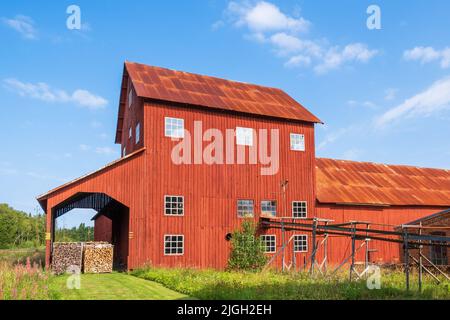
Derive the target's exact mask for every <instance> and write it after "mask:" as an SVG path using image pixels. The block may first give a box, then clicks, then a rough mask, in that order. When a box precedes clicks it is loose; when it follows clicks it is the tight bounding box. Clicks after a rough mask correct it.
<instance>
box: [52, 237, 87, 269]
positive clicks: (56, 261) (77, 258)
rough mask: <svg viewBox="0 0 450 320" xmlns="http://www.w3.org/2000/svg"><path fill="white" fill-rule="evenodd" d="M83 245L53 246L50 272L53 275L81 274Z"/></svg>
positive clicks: (59, 244) (63, 244)
mask: <svg viewBox="0 0 450 320" xmlns="http://www.w3.org/2000/svg"><path fill="white" fill-rule="evenodd" d="M82 261H83V244H82V243H67V242H60V243H55V244H54V245H53V259H52V270H53V272H54V273H55V274H63V273H66V272H77V270H78V271H80V272H81V268H82Z"/></svg>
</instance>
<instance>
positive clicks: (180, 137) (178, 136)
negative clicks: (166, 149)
mask: <svg viewBox="0 0 450 320" xmlns="http://www.w3.org/2000/svg"><path fill="white" fill-rule="evenodd" d="M171 120H175V121H176V122H175V125H176V123H177V121H180V122H181V129H182V130H180V132H181V135H169V134H168V129H167V126H168V125H169V123H168V121H171ZM171 125H172V126H173V125H174V123H173V122H172V123H171ZM184 128H185V127H184V119H183V118H173V117H164V136H165V137H167V138H174V139H183V138H184ZM178 130H179V129H173V128H172V131H171V133H172V134H173V132H177V131H178Z"/></svg>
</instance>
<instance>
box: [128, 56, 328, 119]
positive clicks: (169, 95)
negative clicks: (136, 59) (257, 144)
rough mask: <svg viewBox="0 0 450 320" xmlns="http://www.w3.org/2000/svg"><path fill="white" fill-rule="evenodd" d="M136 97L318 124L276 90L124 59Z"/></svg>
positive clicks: (305, 110)
mask: <svg viewBox="0 0 450 320" xmlns="http://www.w3.org/2000/svg"><path fill="white" fill-rule="evenodd" d="M125 68H126V71H127V72H128V75H129V77H130V79H131V81H132V83H133V86H134V88H135V90H136V93H137V95H138V96H140V97H143V98H149V99H156V100H164V101H171V102H178V103H186V104H190V105H196V106H203V107H208V108H214V109H221V110H228V111H237V112H243V113H249V114H256V115H264V116H271V117H277V118H283V119H293V120H301V121H306V122H313V123H321V121H320V120H319V119H318V118H317V117H316V116H314V115H313V114H312V113H311V112H309V111H308V110H307V109H306V108H305V107H303V106H302V105H301V104H299V103H298V102H297V101H295V100H294V99H293V98H291V97H290V96H289V95H288V94H287V93H285V92H284V91H282V90H280V89H276V88H269V87H263V86H258V85H254V84H247V83H242V82H237V81H230V80H225V79H220V78H215V77H209V76H203V75H198V74H193V73H188V72H182V71H174V70H170V69H165V68H160V67H152V66H147V65H143V64H138V63H133V62H126V63H125Z"/></svg>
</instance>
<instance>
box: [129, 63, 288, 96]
mask: <svg viewBox="0 0 450 320" xmlns="http://www.w3.org/2000/svg"><path fill="white" fill-rule="evenodd" d="M125 64H136V65H140V66H144V67H146V68H155V69H162V70H169V71H173V72H179V73H186V74H190V75H194V76H200V77H206V78H210V79H215V80H220V81H225V82H234V83H240V84H245V85H249V86H254V87H261V88H266V89H274V90H278V91H281V92H284V93H286V92H285V91H284V90H283V89H280V88H278V87H272V86H268V85H262V84H256V83H250V82H245V81H239V80H232V79H225V78H220V77H218V76H210V75H206V74H201V73H195V72H190V71H182V70H177V69H172V68H168V67H160V66H153V65H148V64H144V63H140V62H134V61H128V60H126V61H125ZM292 99H293V98H292Z"/></svg>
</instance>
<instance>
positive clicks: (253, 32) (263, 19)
mask: <svg viewBox="0 0 450 320" xmlns="http://www.w3.org/2000/svg"><path fill="white" fill-rule="evenodd" d="M296 11H297V12H299V10H298V8H297V10H296ZM225 13H226V15H227V16H228V17H229V19H228V20H231V21H232V23H233V24H234V25H235V26H237V27H242V28H247V31H248V32H249V33H247V34H245V35H244V37H245V38H246V39H249V40H252V41H256V42H259V43H264V44H268V45H270V46H271V47H272V49H273V50H274V52H275V53H276V54H277V55H278V56H280V57H283V58H285V59H286V61H285V63H284V65H285V66H286V67H310V66H313V67H314V70H315V72H316V73H317V74H324V73H326V72H328V71H330V70H333V69H338V68H339V67H341V66H342V65H343V64H346V63H353V62H360V63H361V62H362V63H365V62H368V61H369V60H370V59H372V58H373V57H374V56H375V55H376V54H377V53H378V51H377V50H371V49H369V48H368V46H367V45H366V44H363V43H350V44H348V45H345V46H344V47H343V48H340V47H339V46H331V47H330V46H329V45H328V44H327V41H326V40H322V41H317V40H312V39H308V38H307V37H305V36H302V37H300V36H299V33H300V32H304V33H306V32H307V31H308V29H309V28H310V26H311V22H309V21H308V20H306V19H305V18H303V17H297V18H294V17H291V16H288V15H287V14H285V13H283V12H282V11H281V10H280V9H279V8H278V7H277V6H276V5H274V4H272V3H269V2H266V1H259V2H249V1H240V2H237V1H232V2H230V3H229V5H228V8H227V9H226V10H225Z"/></svg>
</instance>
